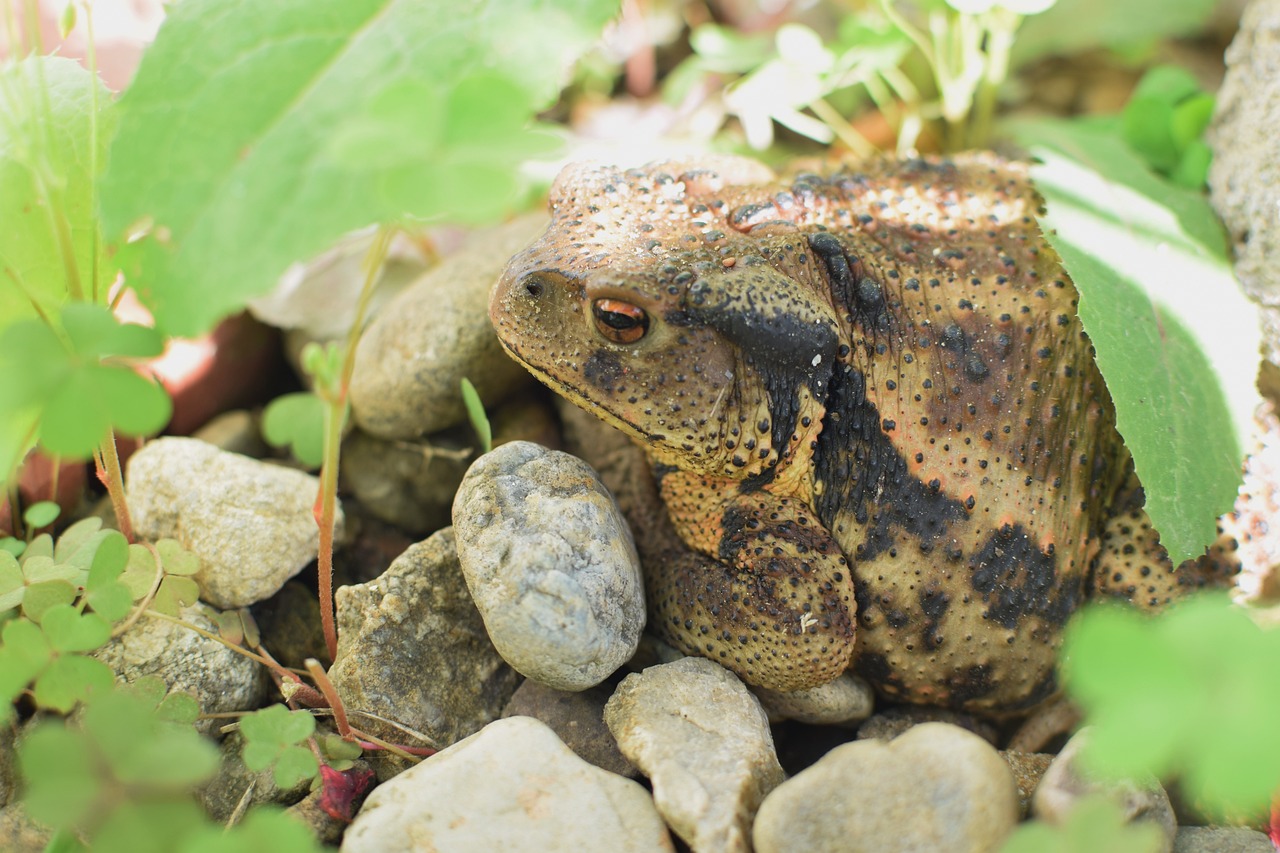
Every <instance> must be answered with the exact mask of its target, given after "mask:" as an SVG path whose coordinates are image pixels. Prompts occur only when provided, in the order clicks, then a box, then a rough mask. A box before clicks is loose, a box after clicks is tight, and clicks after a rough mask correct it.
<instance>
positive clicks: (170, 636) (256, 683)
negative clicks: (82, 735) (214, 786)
mask: <svg viewBox="0 0 1280 853" xmlns="http://www.w3.org/2000/svg"><path fill="white" fill-rule="evenodd" d="M179 617H180V618H181V619H182V621H184V622H188V623H190V624H192V625H195V626H196V627H197V628H201V629H203V630H205V631H208V632H210V633H212V634H215V635H216V634H217V633H218V624H217V618H218V612H217V611H216V610H214V609H213V608H212V607H208V606H206V605H204V604H200V603H197V604H195V605H193V606H191V607H188V608H185V609H184V610H182V611H181V613H179ZM93 656H94V657H95V658H97V659H98V660H100V661H102V662H103V663H105V664H106V665H107V666H109V667H111V669H112V670H113V671H114V672H115V674H116V677H117V678H118V679H119V680H120V681H123V682H125V683H128V684H132V683H133V682H135V681H137V680H138V679H139V678H142V677H143V676H147V675H156V676H159V677H160V678H162V679H163V680H164V682H165V684H167V685H169V689H170V690H171V691H177V690H187V691H190V692H191V693H194V694H195V696H196V698H197V699H198V700H199V702H200V713H201V714H220V713H224V712H228V711H246V710H252V709H254V708H257V707H259V706H260V705H261V704H262V701H263V699H264V698H265V697H266V693H267V677H266V670H265V669H263V668H262V667H261V666H259V665H258V664H257V663H256V662H255V661H253V660H250V659H249V658H247V657H245V656H244V655H240V654H237V653H235V652H233V651H232V650H231V649H230V648H228V647H227V646H225V645H223V644H222V643H220V642H218V641H217V640H211V639H209V638H208V637H204V636H202V635H200V634H197V633H196V632H195V631H192V630H191V629H190V628H186V627H184V626H182V625H179V624H177V623H175V622H170V621H169V620H167V619H153V618H146V617H144V618H143V619H141V620H139V621H138V623H137V624H135V625H134V626H133V627H132V628H130V629H129V630H128V631H126V632H125V633H123V634H121V635H120V636H118V637H115V638H113V639H112V640H110V641H109V642H108V643H107V644H106V645H105V646H103V647H102V648H100V649H98V650H97V651H95V652H94V653H93ZM222 723H223V721H221V720H216V719H215V720H209V719H202V720H199V721H197V722H196V728H197V729H198V730H199V731H200V732H201V733H203V734H211V733H213V732H215V731H217V730H218V727H219V726H221V725H222Z"/></svg>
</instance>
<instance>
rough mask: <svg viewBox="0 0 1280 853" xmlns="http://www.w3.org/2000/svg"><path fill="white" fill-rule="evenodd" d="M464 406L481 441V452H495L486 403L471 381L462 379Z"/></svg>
mask: <svg viewBox="0 0 1280 853" xmlns="http://www.w3.org/2000/svg"><path fill="white" fill-rule="evenodd" d="M462 405H463V406H465V407H466V409H467V417H468V418H469V419H470V420H471V428H472V429H474V430H475V431H476V435H477V436H478V437H479V439H480V450H481V451H482V452H484V453H488V452H489V451H490V450H493V429H492V428H491V427H490V426H489V417H488V415H486V414H485V412H484V403H483V402H481V401H480V394H479V393H478V392H477V391H476V386H474V385H472V384H471V380H470V379H468V378H466V377H465V376H464V377H462Z"/></svg>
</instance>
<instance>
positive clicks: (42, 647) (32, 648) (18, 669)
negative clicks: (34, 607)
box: [0, 619, 53, 707]
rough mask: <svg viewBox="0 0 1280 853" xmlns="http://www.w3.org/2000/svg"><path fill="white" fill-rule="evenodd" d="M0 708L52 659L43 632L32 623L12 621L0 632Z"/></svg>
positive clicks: (6, 704)
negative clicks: (0, 640) (0, 641)
mask: <svg viewBox="0 0 1280 853" xmlns="http://www.w3.org/2000/svg"><path fill="white" fill-rule="evenodd" d="M0 638H2V639H3V644H0V707H7V706H8V704H9V703H10V702H12V701H13V699H14V697H16V696H17V695H18V694H19V693H21V692H22V691H23V690H25V689H26V688H27V685H29V684H30V683H31V681H32V680H33V679H34V678H35V677H36V676H37V675H39V674H40V671H41V670H43V669H44V668H45V666H46V665H47V664H48V663H49V661H50V660H51V659H52V657H53V651H52V649H50V648H49V642H48V640H46V639H45V638H44V632H43V631H41V630H40V628H39V627H38V626H37V625H36V624H35V623H33V622H29V621H27V620H26V619H14V620H13V621H11V622H8V623H6V624H5V626H4V631H3V633H0Z"/></svg>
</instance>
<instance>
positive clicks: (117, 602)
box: [85, 581, 133, 622]
mask: <svg viewBox="0 0 1280 853" xmlns="http://www.w3.org/2000/svg"><path fill="white" fill-rule="evenodd" d="M85 600H86V601H88V602H89V606H90V607H92V608H93V612H94V613H97V614H98V615H99V616H101V617H102V618H103V619H106V620H107V621H108V622H119V621H120V620H121V619H123V618H124V617H125V616H128V615H129V611H130V610H132V609H133V593H132V592H130V591H129V588H128V587H127V586H125V585H124V584H122V583H119V582H114V581H113V582H112V583H109V584H105V585H102V586H99V587H97V588H96V589H93V590H90V591H89V592H88V594H87V595H86V596H85Z"/></svg>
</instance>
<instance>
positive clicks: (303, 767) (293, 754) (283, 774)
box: [273, 746, 320, 789]
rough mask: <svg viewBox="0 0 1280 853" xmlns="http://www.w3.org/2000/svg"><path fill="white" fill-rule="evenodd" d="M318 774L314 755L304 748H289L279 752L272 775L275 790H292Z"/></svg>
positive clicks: (318, 769)
mask: <svg viewBox="0 0 1280 853" xmlns="http://www.w3.org/2000/svg"><path fill="white" fill-rule="evenodd" d="M319 772H320V764H319V762H317V761H316V756H315V753H313V752H312V751H311V750H309V749H307V748H306V747H304V746H289V747H285V748H284V749H282V750H281V751H280V755H279V757H278V758H277V759H276V766H275V770H274V771H273V775H274V778H275V783H276V787H277V788H284V789H288V788H292V787H293V786H294V785H297V784H298V783H299V782H301V781H302V780H304V779H310V778H312V777H314V776H315V775H316V774H317V773H319Z"/></svg>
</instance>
